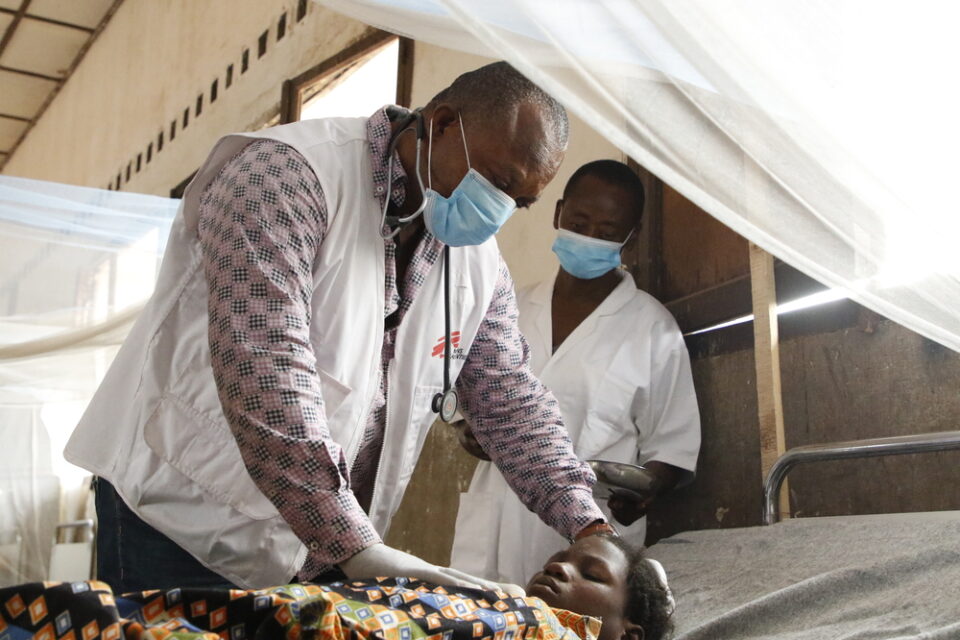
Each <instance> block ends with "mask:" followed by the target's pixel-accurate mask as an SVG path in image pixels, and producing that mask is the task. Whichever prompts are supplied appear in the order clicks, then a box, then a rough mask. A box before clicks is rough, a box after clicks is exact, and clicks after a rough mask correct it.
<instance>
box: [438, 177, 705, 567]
mask: <svg viewBox="0 0 960 640" xmlns="http://www.w3.org/2000/svg"><path fill="white" fill-rule="evenodd" d="M643 200H644V193H643V185H642V184H641V183H640V180H639V178H637V176H636V174H634V173H633V171H631V170H630V169H629V167H627V166H626V165H624V164H623V163H620V162H615V161H612V160H599V161H596V162H591V163H589V164H586V165H584V166H583V167H581V168H580V169H578V170H577V171H576V172H575V173H574V175H573V176H572V177H571V178H570V180H569V182H568V183H567V185H566V187H565V189H564V193H563V199H562V200H560V201H558V202H557V205H556V212H555V214H554V227H555V228H556V229H557V238H556V240H555V242H554V245H553V250H554V252H555V253H556V254H557V256H558V258H559V259H560V264H561V268H560V270H559V271H558V273H557V275H556V276H555V278H550V279H548V280H546V281H544V282H541V283H539V284H537V285H534V286H533V287H530V288H527V289H525V290H522V291H520V292H518V295H517V300H518V305H519V311H520V319H519V324H520V329H521V331H522V332H523V335H524V336H525V337H526V339H527V342H528V343H529V346H530V351H531V361H530V364H531V368H532V369H533V371H534V372H535V373H536V374H537V375H538V376H539V377H540V379H541V380H542V381H543V383H544V384H545V385H546V386H547V387H548V388H550V389H551V390H552V391H553V392H554V394H555V396H556V397H557V400H558V401H559V403H560V410H561V413H562V415H563V419H564V425H565V426H566V428H567V429H568V431H569V433H570V437H571V439H572V441H573V445H574V450H575V452H576V453H577V455H578V456H579V457H580V458H581V459H584V460H586V459H602V460H609V461H614V462H627V463H632V464H640V465H644V466H645V467H646V468H647V469H648V470H649V471H652V472H653V473H654V474H655V475H656V476H657V479H658V481H659V482H658V484H659V487H660V492H659V494H658V495H662V493H663V492H664V491H666V490H669V489H670V488H672V487H674V486H676V485H677V484H681V483H685V482H688V481H689V480H690V479H692V477H693V472H694V470H695V468H696V461H697V455H698V452H699V448H700V416H699V412H698V409H697V400H696V396H695V393H694V388H693V380H692V376H691V371H690V360H689V356H688V354H687V350H686V346H685V344H684V341H683V336H682V335H681V333H680V330H679V328H678V327H677V324H676V322H675V320H674V319H673V317H672V316H671V315H670V313H669V312H668V311H667V310H666V309H665V308H664V307H663V305H661V304H660V303H659V302H657V300H655V299H654V298H653V297H652V296H650V295H649V294H647V293H646V292H644V291H641V290H639V289H637V287H636V285H635V284H634V281H633V278H632V277H631V276H630V274H629V273H628V272H626V271H624V270H622V269H620V268H618V267H619V266H620V251H621V249H622V247H623V246H624V244H625V243H626V241H627V240H628V239H629V237H630V236H631V234H632V233H633V230H634V229H636V228H637V227H638V222H639V218H640V215H641V212H642V209H643ZM460 429H461V441H462V442H463V443H464V445H465V446H466V447H467V449H468V450H470V451H471V452H472V453H474V454H475V455H479V456H483V452H482V450H480V449H479V448H478V447H477V446H476V443H475V441H473V440H472V438H471V435H470V432H469V425H466V424H463V423H461V426H460ZM656 497H657V496H653V498H652V499H656ZM611 502H612V504H609V505H606V504H604V503H601V507H602V508H604V510H605V511H606V515H607V517H608V518H610V516H611V515H612V516H613V519H612V520H611V522H617V523H618V525H617V526H618V528H619V530H620V533H621V534H622V535H623V536H624V537H625V538H627V539H629V540H630V541H631V542H633V543H635V544H638V545H642V544H643V542H644V537H645V532H646V525H645V518H644V515H645V513H646V509H647V508H648V507H649V505H650V503H651V502H652V500H646V501H643V502H635V501H629V500H620V501H619V503H618V502H616V501H611ZM611 508H612V514H611V512H610V509H611ZM567 544H568V543H567V542H566V541H565V540H564V539H563V538H562V537H561V536H560V535H558V534H557V533H555V532H554V531H552V530H551V529H550V528H549V527H547V526H546V525H545V524H544V523H543V522H541V521H540V520H539V519H538V518H537V516H536V514H534V513H532V512H530V511H529V510H527V508H526V507H524V506H523V504H522V503H521V502H520V500H519V499H518V498H517V497H516V496H515V495H513V493H512V492H511V491H510V489H509V487H508V486H507V483H506V481H505V480H504V478H503V476H502V475H501V474H500V473H499V471H497V468H496V467H495V466H494V465H493V464H492V463H490V462H481V463H480V464H479V465H478V467H477V470H476V472H475V473H474V476H473V480H472V482H471V484H470V489H469V491H467V492H466V493H464V494H463V495H462V496H461V501H460V511H459V514H458V517H457V528H456V534H455V538H454V546H453V555H452V560H451V565H452V566H454V567H456V568H458V569H460V570H462V571H467V572H470V573H474V574H476V575H482V576H484V577H486V578H489V579H497V580H504V581H509V582H520V581H521V579H523V578H525V577H526V576H529V575H532V573H533V572H534V571H535V570H536V568H537V567H539V566H541V565H542V564H543V562H544V560H545V559H546V558H548V557H550V556H551V555H552V554H553V553H554V552H556V551H557V550H559V549H562V548H564V547H565V546H566V545H567Z"/></svg>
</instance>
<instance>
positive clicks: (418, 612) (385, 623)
mask: <svg viewBox="0 0 960 640" xmlns="http://www.w3.org/2000/svg"><path fill="white" fill-rule="evenodd" d="M658 567H659V565H656V564H653V563H652V561H649V560H645V559H643V558H642V557H641V556H640V554H639V553H637V552H636V551H634V550H633V549H632V548H630V547H629V546H628V545H627V544H626V543H624V542H622V541H621V540H620V539H618V538H601V537H597V536H593V537H588V538H585V539H583V540H580V541H578V542H576V543H575V544H573V545H572V546H571V547H570V548H569V549H566V550H565V551H563V552H561V553H558V554H556V555H555V556H554V557H552V558H551V559H550V561H548V562H547V564H546V565H545V566H544V568H543V570H542V571H541V572H539V573H537V574H536V575H535V576H533V578H532V579H531V580H530V584H529V586H528V587H527V589H528V596H527V597H526V598H517V597H513V596H510V595H508V594H506V593H503V592H501V591H485V590H479V589H459V588H452V587H443V586H437V585H431V584H427V583H424V582H421V581H419V580H414V579H412V578H374V579H370V580H352V581H349V582H331V583H328V584H293V585H285V586H282V587H273V588H270V589H259V590H255V591H241V590H239V589H217V588H188V587H185V588H182V589H166V590H153V591H143V592H136V593H126V594H122V595H118V596H114V594H113V593H112V591H111V590H110V587H109V586H108V585H106V584H104V583H102V582H96V581H91V582H73V583H53V582H43V583H33V584H26V585H20V586H16V587H10V588H0V603H6V605H5V606H3V607H0V637H6V636H7V635H8V634H7V633H4V632H5V630H11V629H12V630H13V633H14V635H13V636H11V637H25V638H26V637H30V636H36V637H51V638H52V637H54V622H53V621H56V622H55V624H56V629H57V631H58V632H62V633H63V636H62V637H66V634H68V633H73V635H75V636H76V637H81V635H82V636H83V637H88V636H89V637H93V636H94V635H96V634H98V633H100V634H101V637H103V638H117V639H119V638H122V637H127V638H134V637H135V638H141V637H148V636H149V637H170V634H171V633H177V634H178V635H177V637H178V638H196V639H200V638H203V639H207V638H210V637H217V636H220V637H222V638H230V639H231V640H240V639H253V638H257V639H265V638H288V639H290V640H309V639H312V638H323V639H325V640H376V639H380V640H504V639H505V638H516V639H517V640H520V639H523V640H594V639H596V640H660V639H661V638H664V637H665V636H666V634H667V633H668V632H669V629H670V627H671V624H670V616H671V613H672V611H673V603H672V598H671V597H670V593H669V590H668V589H667V588H666V582H665V580H664V578H663V576H662V574H661V573H660V572H661V571H662V569H658ZM28 605H29V606H28ZM597 618H602V624H601V623H600V622H598V620H597ZM58 635H59V633H58Z"/></svg>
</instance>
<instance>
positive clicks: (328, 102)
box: [300, 38, 400, 120]
mask: <svg viewBox="0 0 960 640" xmlns="http://www.w3.org/2000/svg"><path fill="white" fill-rule="evenodd" d="M399 50H400V49H399V40H398V39H396V38H393V39H391V40H390V41H388V42H386V43H385V44H382V45H381V46H378V47H375V48H373V49H371V50H370V51H369V52H368V53H366V54H364V55H362V56H360V57H358V58H357V59H355V60H354V61H353V62H351V63H348V64H346V65H343V66H340V67H331V68H328V69H326V71H321V72H320V73H319V74H318V76H317V78H316V79H315V80H314V81H313V82H311V83H309V84H308V85H307V86H306V87H305V88H304V89H303V90H302V91H301V92H300V96H301V102H300V119H301V120H305V119H308V118H327V117H332V116H368V115H370V114H371V113H373V112H374V110H375V109H377V108H378V107H382V106H383V105H385V104H393V103H394V102H395V101H396V99H397V61H398V56H399Z"/></svg>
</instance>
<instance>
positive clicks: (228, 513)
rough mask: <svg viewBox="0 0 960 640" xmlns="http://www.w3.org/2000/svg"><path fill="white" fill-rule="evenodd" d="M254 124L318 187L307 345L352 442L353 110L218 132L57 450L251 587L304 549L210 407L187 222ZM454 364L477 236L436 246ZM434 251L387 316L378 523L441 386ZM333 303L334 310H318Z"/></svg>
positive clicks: (373, 283)
mask: <svg viewBox="0 0 960 640" xmlns="http://www.w3.org/2000/svg"><path fill="white" fill-rule="evenodd" d="M256 138H270V139H274V140H279V141H281V142H285V143H287V144H289V145H291V146H292V147H294V148H295V149H296V150H297V151H299V152H300V153H301V154H302V155H303V156H304V157H305V158H306V159H307V161H308V162H309V163H310V166H311V167H312V169H313V170H314V172H315V173H316V175H317V177H318V179H319V180H320V183H321V184H322V186H323V192H324V197H325V198H326V200H327V210H328V211H327V214H328V220H327V235H326V237H325V239H324V242H323V245H322V247H321V249H320V251H319V254H318V256H317V258H316V260H315V263H314V265H313V276H314V286H315V288H314V292H313V299H312V302H311V306H312V307H313V318H314V319H315V320H314V323H313V325H312V326H311V330H310V335H311V344H312V347H313V350H314V354H315V356H316V360H317V369H318V374H319V378H320V385H321V388H322V393H323V399H324V405H325V412H326V415H327V420H328V426H329V429H330V432H331V434H332V436H333V439H334V440H335V441H336V442H338V443H339V444H340V445H341V446H342V447H343V448H344V451H345V453H346V456H347V460H348V463H349V464H351V465H352V463H353V460H354V459H355V458H356V456H357V453H358V449H359V443H360V440H361V438H360V435H361V434H362V431H363V427H364V424H365V421H366V419H367V413H368V411H369V408H370V405H371V402H372V398H373V394H374V392H375V391H376V389H377V387H378V384H379V375H380V357H381V356H380V350H381V347H382V344H383V313H384V286H385V285H384V242H383V240H382V238H381V237H380V233H379V230H380V200H379V198H378V197H377V194H376V193H374V185H373V174H372V168H371V165H370V146H369V142H368V140H367V133H366V119H365V118H334V119H325V120H310V121H305V122H300V123H296V124H292V125H285V126H282V127H275V128H272V129H267V130H264V131H259V132H257V133H255V134H241V135H233V136H227V137H226V138H223V139H222V140H221V141H220V142H219V143H218V144H217V145H216V147H214V149H213V151H212V152H211V154H210V157H209V158H208V159H207V161H206V163H205V164H204V165H203V166H202V167H201V169H200V171H199V172H198V173H197V177H196V178H195V179H194V180H193V182H192V183H191V184H190V186H189V188H188V190H187V192H186V194H185V196H184V201H183V203H182V204H181V209H180V212H179V213H178V215H177V217H176V219H175V221H174V224H173V228H172V231H171V236H170V242H169V244H168V248H167V252H166V254H165V255H164V259H163V265H162V266H161V269H160V275H159V278H158V281H157V287H156V293H155V294H154V296H153V298H151V300H150V302H149V303H148V305H147V307H146V308H145V309H144V311H143V313H142V314H141V316H140V318H139V319H138V321H137V323H136V325H135V326H134V328H133V330H132V331H131V333H130V335H129V337H128V338H127V340H126V342H125V343H124V345H123V347H122V348H121V350H120V352H119V353H118V355H117V357H116V359H115V361H114V363H113V365H112V366H111V368H110V371H109V372H108V373H107V376H106V378H105V379H104V381H103V383H102V385H101V386H100V388H99V390H98V391H97V393H96V395H95V396H94V398H93V400H92V402H91V403H90V406H89V407H88V409H87V411H86V413H85V414H84V416H83V418H82V420H81V422H80V424H79V425H78V427H77V429H76V431H75V432H74V434H73V436H72V437H71V439H70V442H69V443H68V445H67V448H66V451H65V455H66V457H67V459H68V460H70V461H71V462H73V463H74V464H77V465H79V466H81V467H84V468H86V469H88V470H90V471H92V472H94V473H96V474H98V475H100V476H102V477H104V478H106V479H107V480H109V481H110V482H111V483H112V484H113V485H114V487H115V488H116V490H117V492H118V493H119V494H120V496H121V497H122V498H123V500H124V502H125V503H126V504H127V505H128V506H129V507H130V508H131V509H132V510H133V511H134V512H135V513H136V514H137V515H138V516H139V517H140V518H141V519H143V520H144V521H145V522H147V523H148V524H150V525H151V526H153V527H154V528H156V529H158V530H159V531H161V532H163V533H164V534H165V535H167V536H168V537H169V538H171V539H172V540H173V541H174V542H176V543H177V544H179V545H180V546H181V547H183V548H184V549H186V550H187V551H189V552H190V553H191V554H192V555H193V556H194V557H196V558H197V559H198V560H199V561H200V562H202V563H203V564H204V565H205V566H207V567H209V568H210V569H212V570H213V571H216V572H217V573H219V574H220V575H222V576H224V577H225V578H227V579H229V580H230V581H232V582H234V583H236V584H238V585H241V586H244V587H250V588H258V587H264V586H268V585H274V584H283V583H284V582H287V581H289V579H290V578H291V577H292V576H294V575H295V574H296V573H297V572H298V571H299V569H300V567H301V566H302V564H303V562H304V560H305V559H306V555H307V549H306V548H305V546H304V544H303V543H302V542H301V541H300V540H299V539H298V538H297V537H296V536H295V535H294V533H293V531H292V530H291V528H290V526H289V525H288V524H287V523H286V521H285V520H284V519H283V518H282V517H281V516H280V514H279V512H278V511H277V509H276V507H275V506H274V505H273V503H271V502H270V500H269V499H267V497H266V496H264V495H263V493H261V492H260V490H259V489H258V488H257V486H256V484H255V483H254V482H253V480H252V479H251V478H250V475H249V474H248V473H247V470H246V467H245V466H244V464H243V460H242V458H241V456H240V450H239V448H238V447H237V444H236V441H235V440H234V437H233V434H232V433H231V430H230V427H229V425H228V423H227V420H226V418H225V417H224V414H223V408H222V407H221V405H220V401H219V398H218V395H217V389H216V385H215V383H214V379H213V371H212V368H211V364H210V349H209V344H208V341H207V322H208V320H207V284H206V280H205V278H204V274H203V268H202V264H201V259H200V258H201V255H200V245H199V241H198V237H197V216H198V204H199V199H200V195H201V193H202V192H203V190H204V187H205V186H206V185H207V184H208V183H209V182H210V181H211V180H212V179H213V178H214V177H215V176H216V175H217V174H218V172H219V171H220V168H221V167H222V166H223V165H224V164H225V163H226V162H227V161H228V160H229V159H230V158H232V157H233V156H234V155H235V154H236V153H237V152H238V151H239V150H240V149H242V148H243V146H245V145H246V144H248V143H249V142H251V141H252V140H253V139H256ZM450 266H451V289H452V290H453V297H452V299H451V314H452V318H451V321H452V323H451V328H452V329H453V330H457V331H460V332H461V338H460V347H461V349H458V350H457V352H456V353H455V354H454V357H452V358H451V373H452V376H453V378H454V379H455V378H456V376H457V374H458V373H459V371H460V368H461V367H462V366H463V362H464V356H463V354H465V353H467V352H468V351H469V349H470V345H471V343H472V341H473V338H474V336H475V335H476V332H477V329H478V328H479V326H480V323H481V321H482V319H483V317H484V315H485V313H486V311H487V308H488V306H489V304H490V301H491V299H492V297H493V291H494V287H495V285H496V281H497V276H498V273H499V251H498V250H497V246H496V242H495V241H494V240H490V241H488V242H487V243H485V244H483V245H481V246H478V247H463V248H458V249H453V250H452V251H451V265H450ZM441 275H442V270H441V269H440V264H439V263H438V264H437V265H436V267H435V268H433V269H432V270H431V271H430V274H429V276H428V277H427V281H426V282H425V283H424V285H423V288H422V290H421V293H420V294H419V296H418V297H417V299H416V300H415V301H414V303H413V305H412V306H411V308H410V310H409V311H408V313H407V316H406V317H405V319H404V322H403V323H402V325H401V326H400V327H399V329H398V332H397V349H396V355H395V358H394V360H393V361H392V364H391V367H390V369H389V371H388V373H387V375H388V376H390V379H389V389H390V394H389V398H388V405H387V412H386V413H387V416H388V418H387V424H386V431H385V434H384V446H383V449H382V455H381V461H380V466H379V468H378V473H377V479H376V489H375V491H374V494H373V498H372V502H371V506H370V519H371V521H372V522H373V525H374V527H375V528H376V529H377V531H378V532H380V534H381V535H384V534H385V533H386V530H387V527H388V525H389V522H390V518H391V517H392V515H393V514H394V512H395V511H396V509H397V507H399V505H400V500H401V498H402V496H403V492H404V489H405V487H406V485H407V482H408V481H409V479H410V475H411V473H412V472H413V468H414V465H415V463H416V460H417V457H418V456H419V454H420V450H421V448H422V446H423V442H424V439H425V437H426V434H427V431H428V429H429V427H430V425H431V424H432V422H433V420H434V414H433V413H432V411H431V408H430V405H431V400H432V398H433V396H434V394H435V393H436V392H437V391H439V390H440V389H441V385H442V372H443V361H442V360H441V359H439V358H436V357H432V355H431V354H432V350H433V347H434V345H436V344H437V342H438V340H439V339H442V338H443V336H444V322H443V313H442V309H443V288H442V283H443V279H442V277H441ZM331 310H335V312H331Z"/></svg>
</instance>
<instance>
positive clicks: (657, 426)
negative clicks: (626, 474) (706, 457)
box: [632, 318, 700, 484]
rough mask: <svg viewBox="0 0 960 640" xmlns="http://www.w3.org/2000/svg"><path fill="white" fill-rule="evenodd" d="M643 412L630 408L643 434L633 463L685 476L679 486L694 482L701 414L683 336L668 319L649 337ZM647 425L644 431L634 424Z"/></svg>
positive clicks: (658, 324)
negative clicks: (659, 464)
mask: <svg viewBox="0 0 960 640" xmlns="http://www.w3.org/2000/svg"><path fill="white" fill-rule="evenodd" d="M650 338H651V341H652V345H651V348H650V358H651V362H650V390H649V395H648V403H649V404H648V410H647V411H639V407H634V409H633V412H632V413H633V418H634V420H635V424H636V427H637V429H638V431H639V432H640V433H641V434H643V437H642V438H641V441H640V446H639V451H638V461H639V463H640V464H644V463H646V462H649V461H651V460H656V461H658V462H664V463H666V464H670V465H673V466H675V467H678V468H680V469H683V470H685V471H687V472H688V473H687V474H685V476H686V477H684V478H683V479H682V480H681V484H687V483H688V482H690V481H691V480H693V476H694V473H695V471H696V468H697V456H698V454H699V452H700V411H699V408H698V407H697V396H696V392H695V391H694V388H693V374H692V372H691V369H690V356H689V354H688V353H687V347H686V345H685V344H684V342H683V335H682V334H681V333H680V330H679V328H678V327H677V325H676V323H675V322H674V321H673V318H670V319H669V321H666V322H656V323H655V324H654V325H653V331H652V332H651V336H650ZM640 420H643V421H645V422H646V424H645V425H641V424H640V423H639V421H640Z"/></svg>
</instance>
